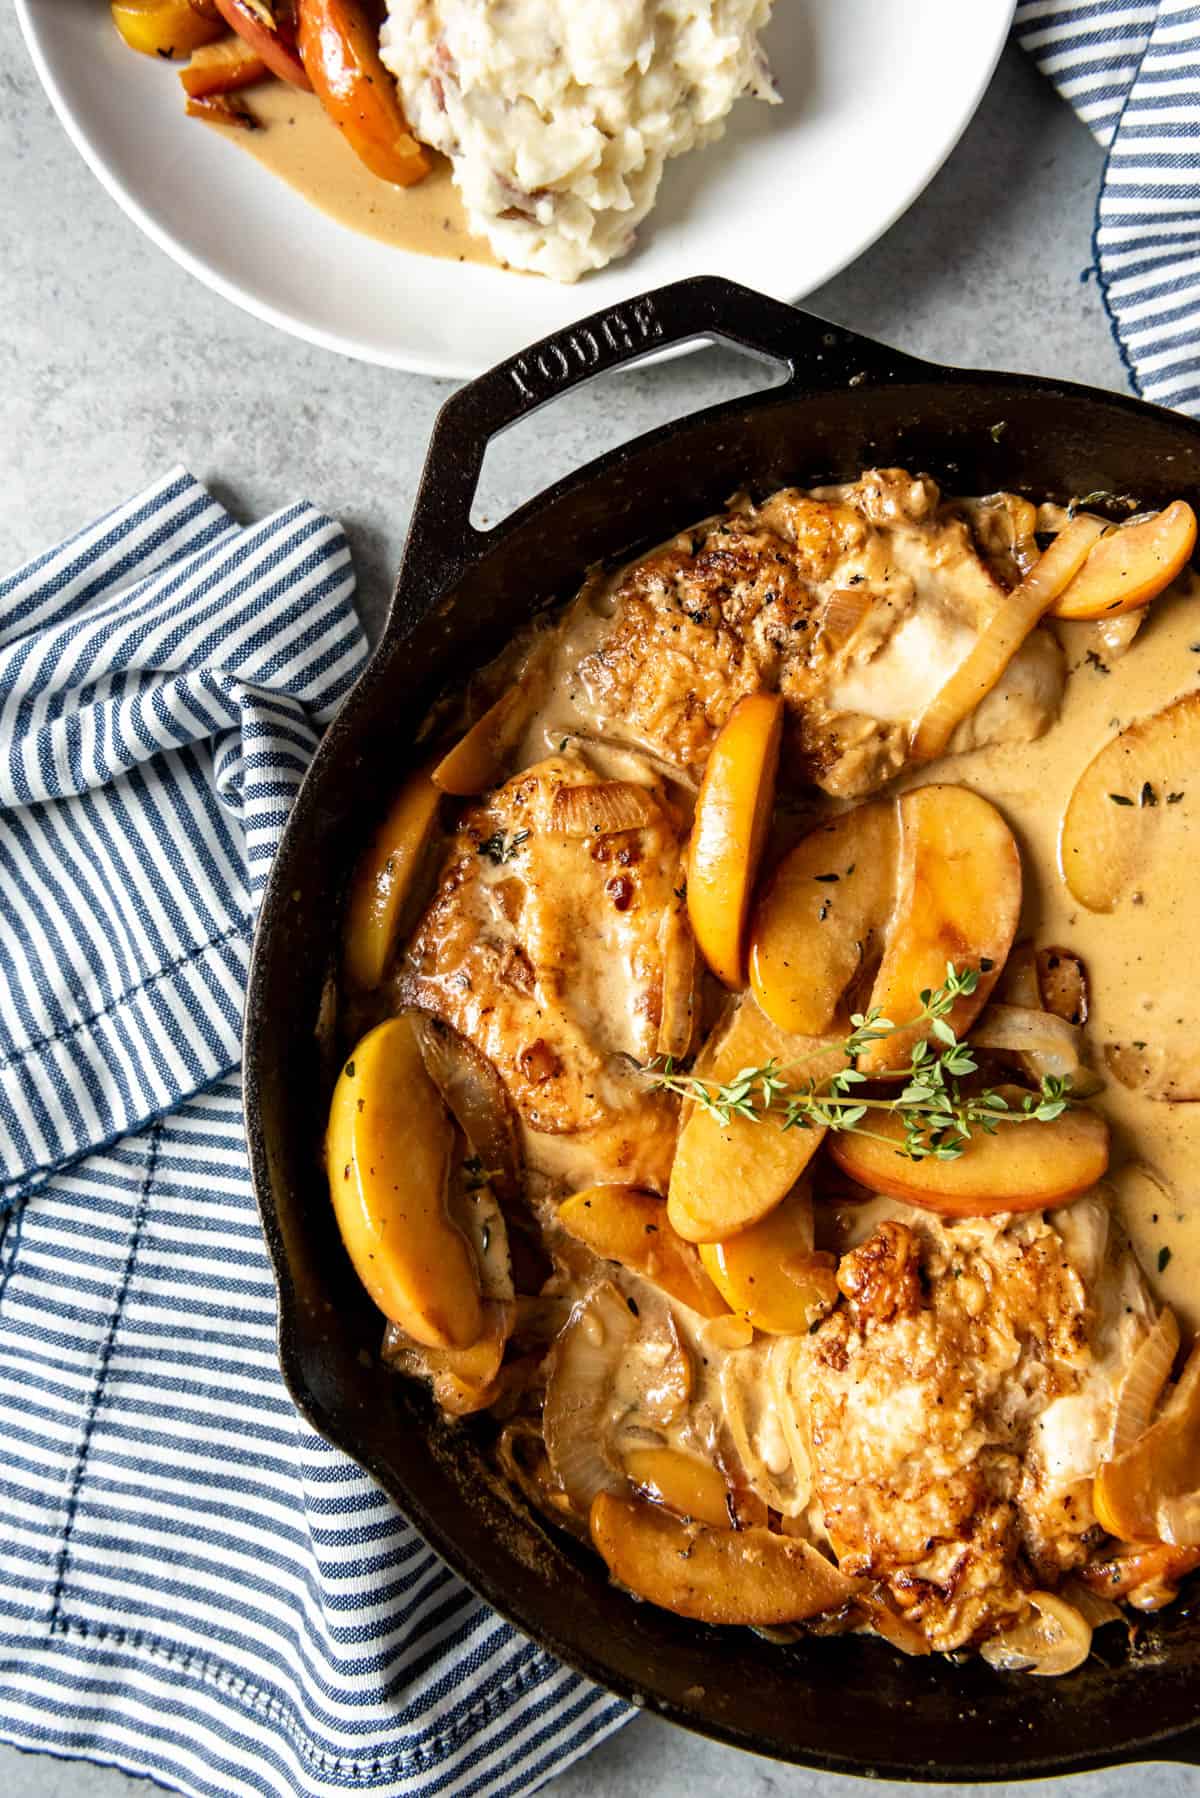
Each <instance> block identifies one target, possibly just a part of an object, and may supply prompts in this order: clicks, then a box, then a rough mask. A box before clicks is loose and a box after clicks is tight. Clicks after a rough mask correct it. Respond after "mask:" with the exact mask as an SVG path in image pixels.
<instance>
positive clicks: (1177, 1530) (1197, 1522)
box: [1154, 1491, 1200, 1548]
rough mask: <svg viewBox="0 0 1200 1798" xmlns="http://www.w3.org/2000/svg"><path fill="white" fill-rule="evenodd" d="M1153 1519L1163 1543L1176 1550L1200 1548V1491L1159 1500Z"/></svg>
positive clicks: (1182, 1493)
mask: <svg viewBox="0 0 1200 1798" xmlns="http://www.w3.org/2000/svg"><path fill="white" fill-rule="evenodd" d="M1154 1517H1155V1521H1156V1523H1157V1524H1158V1533H1159V1536H1160V1537H1161V1538H1162V1540H1163V1541H1164V1542H1169V1543H1171V1544H1172V1546H1174V1547H1177V1548H1197V1547H1200V1491H1197V1492H1180V1493H1177V1494H1175V1495H1174V1496H1173V1497H1171V1498H1163V1499H1160V1500H1159V1503H1158V1509H1157V1510H1156V1511H1155V1513H1154Z"/></svg>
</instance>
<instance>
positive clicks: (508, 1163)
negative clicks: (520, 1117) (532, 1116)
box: [413, 1012, 521, 1204]
mask: <svg viewBox="0 0 1200 1798" xmlns="http://www.w3.org/2000/svg"><path fill="white" fill-rule="evenodd" d="M413 1016H414V1017H415V1019H416V1026H415V1028H416V1035H417V1045H418V1047H419V1048H420V1051H421V1059H422V1061H423V1062H424V1063H425V1071H426V1072H427V1074H428V1075H429V1078H430V1079H431V1080H432V1081H433V1084H434V1085H435V1086H436V1087H437V1089H438V1091H439V1092H440V1093H441V1095H442V1099H443V1100H444V1102H445V1104H446V1108H447V1110H448V1111H449V1112H450V1113H451V1115H452V1116H453V1118H454V1120H455V1122H456V1123H457V1125H458V1127H459V1129H460V1130H461V1131H462V1133H463V1135H464V1136H465V1137H466V1139H467V1141H468V1142H469V1143H470V1145H471V1148H472V1150H473V1152H474V1154H475V1155H476V1156H477V1157H478V1158H479V1161H480V1162H481V1163H482V1171H483V1174H484V1176H485V1177H486V1179H487V1180H488V1181H489V1182H490V1184H491V1185H492V1187H493V1188H494V1189H495V1192H496V1196H497V1197H498V1198H499V1199H500V1200H501V1202H502V1203H504V1204H507V1203H509V1202H510V1201H511V1200H512V1199H513V1198H515V1197H516V1195H517V1192H518V1190H519V1187H520V1178H521V1153H520V1149H519V1147H518V1141H517V1126H516V1120H515V1118H514V1117H513V1109H512V1103H511V1101H510V1099H509V1096H508V1089H507V1088H506V1086H505V1084H504V1082H503V1081H502V1080H501V1078H500V1076H499V1074H498V1073H497V1072H496V1070H495V1068H494V1067H493V1066H492V1064H491V1062H490V1061H489V1060H488V1059H487V1056H486V1055H481V1054H480V1052H479V1050H478V1049H477V1048H476V1047H475V1045H474V1043H471V1042H468V1041H467V1039H466V1037H465V1036H460V1035H459V1033H458V1031H457V1030H455V1029H453V1028H452V1027H451V1025H449V1024H447V1023H445V1022H444V1021H443V1020H442V1019H441V1018H435V1017H434V1016H433V1015H432V1014H431V1013H429V1012H414V1013H413Z"/></svg>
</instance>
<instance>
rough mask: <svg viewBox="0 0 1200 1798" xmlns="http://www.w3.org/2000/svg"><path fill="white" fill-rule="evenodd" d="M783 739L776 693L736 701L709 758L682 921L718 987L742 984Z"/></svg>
mask: <svg viewBox="0 0 1200 1798" xmlns="http://www.w3.org/2000/svg"><path fill="white" fill-rule="evenodd" d="M782 736H783V700H782V699H781V698H780V696H779V694H778V693H748V694H747V695H746V696H745V698H743V699H739V700H738V702H737V704H736V705H735V706H734V708H733V710H732V712H730V714H729V717H728V718H727V719H726V720H725V723H724V725H723V726H722V728H721V730H720V731H719V732H718V734H717V738H716V741H715V742H714V744H713V746H712V749H711V751H710V753H709V757H708V764H707V766H706V767H705V770H704V778H703V780H702V781H701V783H700V793H699V797H698V798H697V800H696V817H695V822H694V824H693V826H692V840H691V849H690V852H689V856H688V884H687V899H688V916H689V918H690V919H691V921H692V929H693V931H694V932H695V936H696V941H697V943H698V944H699V946H700V953H701V954H702V955H703V957H704V959H705V961H706V962H707V963H708V965H709V967H710V968H711V969H712V971H713V973H714V974H715V975H716V976H717V978H718V979H719V980H723V981H724V982H725V985H726V986H728V987H733V988H740V987H743V986H745V984H746V949H745V937H746V915H747V912H748V911H749V908H750V898H751V895H752V893H753V891H754V880H755V876H756V875H757V873H758V864H759V860H760V858H761V856H762V851H763V844H764V842H765V841H766V835H767V827H768V826H769V824H770V822H771V808H772V806H773V805H774V803H775V774H776V771H777V769H778V767H779V745H780V742H781V740H782Z"/></svg>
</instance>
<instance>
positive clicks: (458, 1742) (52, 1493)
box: [0, 470, 629, 1798]
mask: <svg viewBox="0 0 1200 1798" xmlns="http://www.w3.org/2000/svg"><path fill="white" fill-rule="evenodd" d="M353 590H354V577H353V572H352V569H351V566H350V555H349V550H348V548H347V545H346V540H345V537H344V536H343V534H342V531H341V529H340V527H339V526H338V525H337V524H335V523H334V522H333V521H332V520H331V519H328V518H325V517H322V516H321V515H320V514H319V513H318V512H316V511H314V510H313V508H312V507H311V506H308V505H295V506H291V507H289V508H288V509H287V510H286V511H283V512H279V513H277V514H276V515H275V516H274V517H273V518H269V519H267V520H266V521H265V522H264V523H262V524H260V525H257V526H254V527H253V528H250V529H241V528H239V527H238V526H237V525H236V524H235V523H234V522H233V520H232V519H231V518H230V517H229V515H228V514H227V513H226V512H225V511H224V510H223V509H222V508H221V507H220V506H218V505H217V504H216V502H215V501H214V500H213V499H212V498H211V497H210V496H209V495H208V494H207V493H206V492H205V491H204V489H203V488H202V487H200V486H199V485H198V484H197V483H196V482H195V481H194V480H193V479H192V478H191V477H190V476H189V475H187V474H186V473H184V472H183V471H182V470H176V471H174V472H173V473H171V474H169V475H168V476H166V478H165V479H163V480H161V481H159V482H158V483H156V485H154V486H153V487H151V488H149V489H148V490H147V491H146V492H145V493H143V494H140V495H139V496H138V497H137V498H136V499H134V500H132V501H130V502H129V504H127V505H124V506H121V507H120V508H119V509H118V510H117V511H115V512H113V513H111V514H110V515H109V516H108V517H106V518H104V519H102V520H101V521H100V523H98V524H96V525H93V526H91V527H90V528H89V529H87V530H85V531H83V532H82V533H80V535H79V536H77V537H75V538H73V539H72V540H71V541H70V542H69V543H67V544H65V545H63V546H62V547H61V548H58V549H55V550H52V551H50V552H49V553H48V554H46V555H44V556H40V557H39V558H38V559H37V560H36V561H34V562H31V563H30V564H29V565H28V566H27V567H26V568H23V569H21V570H20V571H19V572H18V573H17V574H16V575H14V576H13V577H12V578H11V579H10V580H8V581H4V582H0V1227H2V1228H3V1241H2V1243H0V1739H3V1740H5V1741H7V1742H11V1743H15V1744H17V1745H18V1746H20V1747H22V1748H33V1749H39V1748H40V1749H45V1750H47V1751H50V1752H52V1753H56V1754H65V1755H72V1756H82V1757H87V1758H90V1759H94V1760H101V1761H107V1762H113V1763H115V1764H117V1765H119V1766H121V1767H124V1768H126V1769H128V1770H129V1771H130V1772H134V1773H143V1774H149V1775H150V1776H152V1777H153V1778H155V1779H157V1780H159V1781H161V1782H163V1783H165V1784H167V1785H169V1786H172V1787H176V1788H178V1789H180V1790H182V1791H185V1792H188V1793H194V1794H197V1798H200V1795H203V1798H324V1795H326V1794H333V1793H343V1794H344V1793H345V1792H346V1791H348V1790H350V1791H360V1792H364V1793H367V1792H369V1793H373V1794H385V1795H387V1794H406V1795H408V1794H421V1795H422V1798H424V1795H425V1794H429V1795H430V1798H432V1794H434V1793H436V1794H438V1795H439V1798H456V1795H465V1794H468V1793H470V1794H472V1795H477V1798H489V1795H490V1794H501V1793H505V1794H507V1793H511V1794H517V1793H522V1794H524V1793H528V1792H532V1791H534V1790H535V1789H536V1787H537V1786H538V1785H539V1784H540V1783H541V1782H542V1781H543V1780H544V1779H545V1778H547V1777H548V1776H549V1775H550V1774H551V1773H553V1772H556V1771H558V1770H559V1769H560V1768H562V1767H563V1766H565V1765H566V1764H567V1763H568V1762H569V1761H571V1760H572V1759H573V1758H574V1757H575V1756H576V1755H578V1754H580V1753H582V1752H583V1750H584V1749H585V1748H586V1747H587V1746H588V1745H589V1744H590V1743H592V1742H594V1741H596V1740H597V1739H598V1738H599V1737H600V1736H602V1735H604V1734H607V1733H608V1732H609V1731H611V1730H613V1729H615V1728H616V1727H617V1726H618V1725H619V1724H620V1723H621V1722H622V1721H624V1719H625V1718H626V1717H627V1716H628V1715H629V1713H628V1711H627V1710H626V1708H625V1707H624V1706H623V1705H621V1704H620V1703H618V1702H617V1701H616V1700H614V1699H612V1698H610V1697H608V1696H607V1695H605V1694H603V1693H599V1692H597V1691H596V1690H595V1688H593V1687H591V1686H589V1685H587V1684H586V1683H585V1682H584V1681H583V1680H581V1679H579V1678H577V1677H576V1676H575V1675H574V1674H571V1673H568V1672H566V1671H565V1670H564V1669H563V1668H562V1667H561V1666H560V1665H559V1664H558V1663H557V1662H556V1661H554V1660H552V1659H551V1658H550V1657H549V1656H548V1655H546V1654H544V1653H542V1652H541V1651H540V1650H539V1649H536V1648H535V1647H534V1646H533V1645H532V1644H531V1643H529V1642H528V1641H526V1640H524V1639H523V1638H522V1637H520V1636H518V1635H517V1633H516V1632H515V1631H514V1630H512V1629H511V1628H509V1627H508V1625H506V1624H504V1623H502V1622H500V1620H499V1619H498V1618H497V1617H496V1616H495V1615H494V1614H493V1613H492V1612H490V1611H489V1610H488V1609H487V1608H486V1607H485V1606H484V1605H482V1604H481V1603H480V1602H479V1601H478V1600H477V1599H476V1598H474V1597H473V1596H472V1594H471V1593H470V1592H468V1591H467V1590H466V1589H465V1588H464V1587H463V1586H462V1585H461V1584H460V1582H459V1581H458V1580H457V1579H456V1578H455V1577H454V1576H453V1575H452V1574H451V1573H450V1572H449V1571H448V1570H447V1569H446V1568H445V1567H444V1566H443V1565H442V1564H441V1562H440V1561H438V1559H437V1558H436V1557H435V1556H434V1555H433V1554H432V1553H431V1552H430V1551H429V1549H427V1548H426V1547H425V1545H424V1543H423V1542H422V1541H421V1540H420V1538H419V1537H418V1536H417V1535H416V1533H415V1531H413V1530H412V1529H411V1528H410V1527H409V1525H408V1524H406V1523H405V1522H404V1521H403V1519H402V1518H401V1517H400V1516H399V1514H398V1513H397V1512H396V1510H395V1509H394V1507H393V1506H392V1504H391V1503H390V1501H389V1500H388V1499H387V1498H385V1497H384V1495H383V1494H382V1493H381V1492H380V1491H378V1489H377V1488H376V1487H375V1486H373V1485H372V1484H371V1482H370V1481H369V1480H368V1479H367V1478H366V1476H365V1475H364V1474H363V1473H361V1472H360V1471H359V1469H358V1468H357V1467H356V1466H354V1465H353V1464H352V1463H351V1462H349V1461H347V1460H346V1459H345V1458H344V1457H343V1456H342V1455H341V1454H339V1453H337V1452H335V1451H334V1450H333V1449H332V1448H330V1447H329V1446H328V1445H327V1444H326V1443H324V1442H323V1441H322V1440H321V1439H320V1438H319V1437H318V1436H316V1435H314V1434H313V1433H312V1431H311V1430H309V1429H308V1428H307V1427H306V1426H305V1424H304V1423H303V1422H302V1421H301V1419H300V1418H299V1417H298V1415H297V1414H296V1412H295V1410H294V1409H293V1407H292V1405H291V1403H290V1401H289V1399H288V1396H287V1393H286V1392H285V1390H284V1387H283V1384H282V1382H281V1380H280V1377H279V1372H278V1369H277V1366H276V1359H275V1302H274V1290H273V1287H272V1282H271V1277H270V1271H269V1268H268V1264H267V1258H266V1253H265V1250H264V1247H263V1243H262V1240H261V1237H260V1234H259V1227H258V1219H257V1216H256V1213H255V1209H254V1202H253V1198H252V1196H251V1191H250V1180H249V1172H248V1169H247V1164H246V1157H245V1152H244V1147H243V1141H242V1120H241V1105H240V1089H239V1080H238V1072H237V1062H238V1054H239V1048H238V1034H239V1020H240V1012H241V999H242V988H243V983H244V980H245V976H246V969H247V962H248V956H249V944H250V934H251V929H252V925H253V918H254V912H255V908H256V905H257V902H258V898H259V895H260V893H261V890H262V886H263V882H264V878H265V875H266V872H267V869H268V866H269V864H270V860H271V856H272V853H273V851H274V848H275V845H276V843H277V842H278V839H279V834H280V831H281V829H282V827H283V823H284V820H285V818H286V816H287V812H288V808H289V806H290V804H291V801H292V799H293V797H294V795H295V792H296V789H297V787H298V785H299V781H300V778H301V775H302V774H303V772H304V768H305V765H306V763H307V761H308V758H309V756H310V755H311V753H312V750H313V748H314V745H315V743H316V740H317V735H318V733H319V731H320V729H321V727H322V726H323V725H324V724H325V723H326V722H327V720H328V719H329V718H330V717H331V715H332V714H333V712H334V711H335V709H336V708H337V706H338V704H339V702H340V701H341V699H342V698H343V697H344V695H345V694H346V692H347V690H348V689H349V687H350V685H351V683H352V681H353V679H354V677H355V675H356V674H357V673H358V671H359V670H360V668H361V667H362V664H363V661H364V658H365V653H366V646H365V643H364V641H363V636H362V632H361V630H360V628H359V625H358V621H357V619H356V617H355V615H354V611H353V609H352V605H351V597H352V594H353Z"/></svg>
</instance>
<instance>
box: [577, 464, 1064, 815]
mask: <svg viewBox="0 0 1200 1798" xmlns="http://www.w3.org/2000/svg"><path fill="white" fill-rule="evenodd" d="M1002 591H1003V590H1002V588H1001V587H1000V586H999V585H998V583H997V581H996V578H995V576H994V574H993V573H992V571H991V569H990V568H989V567H988V565H987V564H986V562H985V561H984V560H983V558H982V557H981V556H980V554H979V552H978V550H977V548H976V545H975V542H974V539H973V537H972V535H971V531H970V529H969V527H968V525H967V523H966V522H965V520H964V519H963V518H962V517H961V516H960V515H958V514H957V513H955V512H954V511H952V510H951V508H949V507H947V506H943V505H942V503H941V499H940V495H939V493H938V489H937V487H936V486H935V484H934V483H933V482H932V481H930V480H929V479H928V478H927V477H924V476H918V477H913V476H911V475H909V474H907V473H905V472H904V471H903V470H899V469H874V470H869V471H868V472H867V473H866V474H864V475H863V476H862V478H861V479H860V480H859V481H857V482H854V483H853V484H852V485H850V486H847V487H844V488H839V489H831V490H829V493H828V494H826V495H824V496H819V497H816V498H814V497H812V496H810V495H806V494H803V493H801V492H799V491H798V490H797V489H795V488H784V489H783V490H782V491H780V492H779V493H776V494H773V495H772V496H771V498H770V499H768V500H767V501H766V502H765V503H764V504H763V505H762V506H760V507H757V508H756V507H755V506H753V505H752V504H751V503H750V502H749V501H741V502H738V503H737V504H736V505H735V506H734V507H733V508H732V509H731V510H730V511H729V512H728V513H726V514H724V515H722V516H721V517H718V518H715V519H710V520H708V521H706V522H705V523H704V524H703V525H700V526H698V527H697V528H696V529H695V530H692V531H687V532H684V533H682V534H681V535H680V536H679V537H677V538H675V539H674V540H673V542H671V543H670V544H668V545H666V546H665V547H664V548H662V549H659V550H656V551H654V552H652V553H651V554H650V555H648V556H645V557H642V558H641V559H640V560H638V561H637V562H635V563H634V564H633V565H632V566H631V567H630V568H629V569H627V570H626V571H625V573H624V575H623V576H622V578H621V579H620V581H619V582H618V583H617V584H616V586H615V587H614V588H612V589H611V590H610V591H609V592H608V594H607V604H608V605H610V606H611V608H612V626H611V629H610V630H609V631H608V632H607V634H606V635H605V636H604V637H603V639H602V641H601V642H600V643H599V644H598V645H596V646H595V647H594V648H593V649H592V651H591V653H590V654H589V655H587V656H586V657H585V658H584V660H583V662H582V663H581V665H580V669H579V673H580V678H581V680H582V683H583V686H584V688H585V689H586V691H587V695H588V700H589V703H590V705H591V706H592V707H593V709H594V710H595V712H596V713H597V714H598V715H599V716H600V717H601V718H604V719H607V720H610V721H617V720H619V721H620V724H621V727H622V729H623V730H626V731H628V732H630V733H631V734H633V735H634V736H636V737H637V738H638V740H640V741H642V742H644V743H646V744H647V745H651V746H653V747H654V749H655V750H656V751H657V753H659V754H661V755H662V756H663V757H664V758H665V759H666V760H667V761H669V762H672V763H674V764H675V765H676V766H678V767H680V768H681V769H684V770H686V771H687V772H688V773H689V774H690V775H691V776H692V777H693V778H696V777H697V776H698V775H699V774H700V773H701V772H702V770H703V766H704V762H705V760H706V758H707V755H708V751H709V749H710V747H711V745H712V741H713V738H714V736H715V735H716V732H717V731H718V730H719V729H720V727H721V725H722V724H723V723H724V722H725V719H726V718H727V717H728V715H729V712H730V711H731V709H732V707H733V705H734V704H735V702H736V701H737V700H738V699H739V698H741V697H742V695H743V694H746V693H749V692H753V691H755V690H757V689H761V688H767V689H769V690H772V691H774V690H778V691H780V692H782V694H783V695H784V698H785V699H786V701H787V705H788V730H787V740H786V746H785V757H786V765H787V767H788V769H789V772H790V774H791V775H792V777H793V778H794V779H796V780H799V781H802V782H806V783H812V784H815V785H817V786H820V787H823V788H824V789H825V790H826V791H828V792H831V793H836V794H838V795H845V796H852V795H859V794H863V793H866V792H870V791H872V790H873V789H874V788H876V787H878V786H880V785H882V784H883V782H884V781H886V780H888V779H890V778H891V777H892V776H893V775H895V774H897V773H898V772H899V771H900V770H901V769H902V768H903V767H904V766H905V765H906V763H907V760H908V738H909V734H910V728H911V725H912V723H913V714H914V708H915V709H916V710H919V709H920V701H919V696H917V697H913V696H912V695H911V694H906V692H905V688H906V686H908V687H912V686H913V683H914V681H915V682H916V683H917V684H918V685H919V683H920V678H921V673H922V670H923V672H924V674H925V675H926V676H935V675H936V669H937V664H938V659H939V657H941V658H945V659H946V660H953V659H954V658H956V657H957V656H958V655H960V654H961V653H963V651H964V648H965V646H966V645H967V644H968V643H969V641H970V639H971V637H972V635H973V634H974V633H976V632H977V631H978V630H979V628H980V627H981V625H982V623H983V620H984V619H985V618H986V617H987V616H988V615H989V614H990V612H991V610H992V609H993V608H994V606H995V604H996V603H997V601H998V599H999V598H1000V597H1001V595H1002ZM918 615H919V623H918V626H917V632H916V635H914V633H913V629H912V625H913V620H914V619H918ZM906 625H907V626H908V627H909V636H910V639H911V641H910V642H909V643H908V644H907V646H901V645H899V644H898V641H897V640H898V637H899V633H900V632H901V631H902V630H903V629H904V628H905V627H906ZM918 637H919V639H920V640H919V641H918ZM897 657H899V660H898V661H897ZM1045 659H1046V658H1041V660H1045ZM1034 660H1038V658H1037V656H1036V654H1034ZM1050 663H1051V667H1050V668H1049V669H1048V670H1042V669H1040V667H1039V675H1040V678H1039V679H1038V680H1037V681H1035V682H1029V681H1027V682H1026V683H1025V684H1026V685H1027V686H1030V687H1033V688H1034V689H1036V690H1035V691H1034V693H1033V697H1032V699H1031V700H1028V701H1027V702H1026V703H1024V704H1023V706H1022V708H1021V710H1022V720H1023V725H1022V727H1023V728H1027V729H1028V730H1029V731H1030V732H1031V734H1033V733H1036V731H1037V730H1038V729H1040V728H1044V726H1045V723H1046V722H1047V721H1048V717H1049V716H1052V715H1053V710H1054V707H1055V706H1056V704H1057V690H1056V688H1055V683H1054V680H1053V678H1047V674H1048V673H1049V675H1051V676H1052V675H1053V672H1054V666H1053V664H1054V658H1053V657H1051V658H1050ZM893 664H895V666H893ZM897 670H898V671H899V672H898V674H897ZM1047 708H1048V709H1047Z"/></svg>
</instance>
